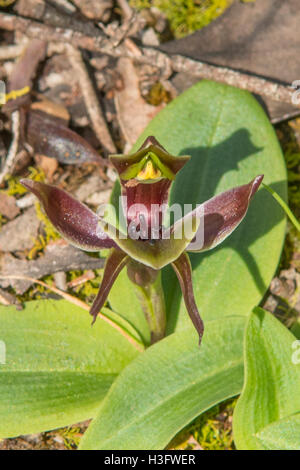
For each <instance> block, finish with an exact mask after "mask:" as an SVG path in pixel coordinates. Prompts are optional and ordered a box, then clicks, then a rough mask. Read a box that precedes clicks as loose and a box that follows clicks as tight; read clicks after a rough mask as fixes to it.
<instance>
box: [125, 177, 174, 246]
mask: <svg viewBox="0 0 300 470" xmlns="http://www.w3.org/2000/svg"><path fill="white" fill-rule="evenodd" d="M171 183H172V181H170V180H168V179H165V178H164V179H162V180H160V181H157V182H156V183H151V184H143V183H137V184H136V185H134V186H128V187H127V186H126V184H125V189H122V195H123V196H126V198H125V199H124V198H122V201H126V207H125V206H123V209H124V212H125V213H126V214H127V222H128V224H130V223H134V224H135V225H136V226H137V227H138V226H139V225H140V221H141V217H142V218H143V220H144V223H145V224H146V227H147V229H146V234H145V236H144V238H146V239H149V238H151V230H155V228H156V229H157V230H159V228H160V227H161V225H162V219H163V214H164V210H165V208H166V204H167V202H168V192H169V188H170V185H171ZM123 188H124V186H123Z"/></svg>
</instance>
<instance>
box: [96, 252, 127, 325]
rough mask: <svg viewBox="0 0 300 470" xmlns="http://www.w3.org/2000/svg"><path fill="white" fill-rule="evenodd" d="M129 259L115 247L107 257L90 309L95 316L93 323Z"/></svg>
mask: <svg viewBox="0 0 300 470" xmlns="http://www.w3.org/2000/svg"><path fill="white" fill-rule="evenodd" d="M128 261H129V257H128V256H127V255H126V253H124V252H123V251H120V250H118V249H114V248H113V249H112V250H111V252H110V254H109V255H108V257H107V258H106V262H105V266H104V273H103V278H102V282H101V286H100V289H99V292H98V294H97V297H96V298H95V300H94V303H93V305H92V307H91V310H90V314H91V315H92V316H93V317H94V320H93V323H94V322H95V321H96V318H97V315H98V313H99V312H100V310H101V308H102V307H103V305H104V303H105V301H106V299H107V297H108V294H109V292H110V289H111V288H112V285H113V283H114V282H115V280H116V278H117V276H118V275H119V273H120V271H121V270H122V269H123V268H124V266H125V265H126V264H127V263H128Z"/></svg>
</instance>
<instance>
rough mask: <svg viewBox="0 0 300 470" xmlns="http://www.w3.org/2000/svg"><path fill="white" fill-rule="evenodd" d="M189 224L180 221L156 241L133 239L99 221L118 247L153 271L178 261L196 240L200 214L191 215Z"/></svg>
mask: <svg viewBox="0 0 300 470" xmlns="http://www.w3.org/2000/svg"><path fill="white" fill-rule="evenodd" d="M189 219H190V220H189V222H190V223H189V224H186V225H185V224H184V223H183V222H185V219H184V218H183V219H180V220H178V221H177V222H176V223H175V224H174V225H173V226H172V227H171V228H170V229H169V230H164V232H163V233H162V238H159V239H155V240H139V239H133V238H132V234H130V236H129V235H128V234H125V233H122V232H120V231H119V230H118V229H117V228H116V227H114V226H113V225H111V224H109V223H107V222H105V221H103V220H101V219H99V224H100V227H101V228H102V230H103V231H104V232H106V233H107V234H108V236H109V237H110V238H111V239H112V240H114V242H115V243H116V245H118V247H119V248H120V249H121V250H123V251H125V253H127V254H128V255H129V256H130V257H131V258H133V259H135V260H136V261H139V262H140V263H142V264H145V265H146V266H150V267H151V268H153V269H161V268H163V267H164V266H166V265H167V264H169V263H171V262H172V261H174V260H175V259H177V258H178V257H179V256H180V255H181V253H182V252H183V251H184V250H185V249H186V247H187V246H188V245H189V243H190V242H191V240H192V239H193V238H194V236H195V234H196V232H197V230H198V227H199V223H200V219H199V218H198V214H197V213H195V214H191V216H190V217H189Z"/></svg>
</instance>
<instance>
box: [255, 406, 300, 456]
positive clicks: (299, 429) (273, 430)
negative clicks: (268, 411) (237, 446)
mask: <svg viewBox="0 0 300 470" xmlns="http://www.w3.org/2000/svg"><path fill="white" fill-rule="evenodd" d="M256 437H257V439H258V440H259V441H261V443H262V445H263V447H264V449H266V450H272V449H276V450H300V413H297V414H295V415H292V416H288V417H287V418H283V419H280V420H279V421H275V423H271V424H269V425H268V426H266V427H265V428H264V429H262V431H260V432H258V433H257V434H256Z"/></svg>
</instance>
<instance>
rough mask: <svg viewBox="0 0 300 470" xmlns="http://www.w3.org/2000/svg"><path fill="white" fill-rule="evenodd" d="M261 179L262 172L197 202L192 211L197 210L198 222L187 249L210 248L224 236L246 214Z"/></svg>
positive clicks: (203, 249) (217, 243)
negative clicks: (247, 181)
mask: <svg viewBox="0 0 300 470" xmlns="http://www.w3.org/2000/svg"><path fill="white" fill-rule="evenodd" d="M262 180H263V175H260V176H257V177H256V178H254V179H253V180H252V181H251V182H250V183H248V184H245V185H243V186H238V187H236V188H233V189H230V190H229V191H225V192H224V193H221V194H219V195H218V196H215V197H213V198H212V199H209V200H208V201H206V202H204V203H203V204H201V205H200V206H198V207H197V209H195V210H194V211H193V212H192V213H194V212H198V214H199V216H200V217H201V222H200V226H199V230H198V232H197V234H196V237H195V239H194V240H193V241H192V243H191V244H190V245H189V246H188V247H187V251H196V252H200V251H206V250H211V249H212V248H214V247H215V246H217V245H219V243H221V242H222V241H223V240H225V238H227V237H228V236H229V235H230V234H231V233H232V232H233V231H234V230H235V229H236V228H237V226H238V225H239V224H240V223H241V221H242V220H243V218H244V217H245V215H246V213H247V210H248V207H249V203H250V201H251V199H252V197H253V196H254V194H255V193H256V191H257V190H258V188H259V186H260V184H261V182H262ZM192 213H191V214H192Z"/></svg>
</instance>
